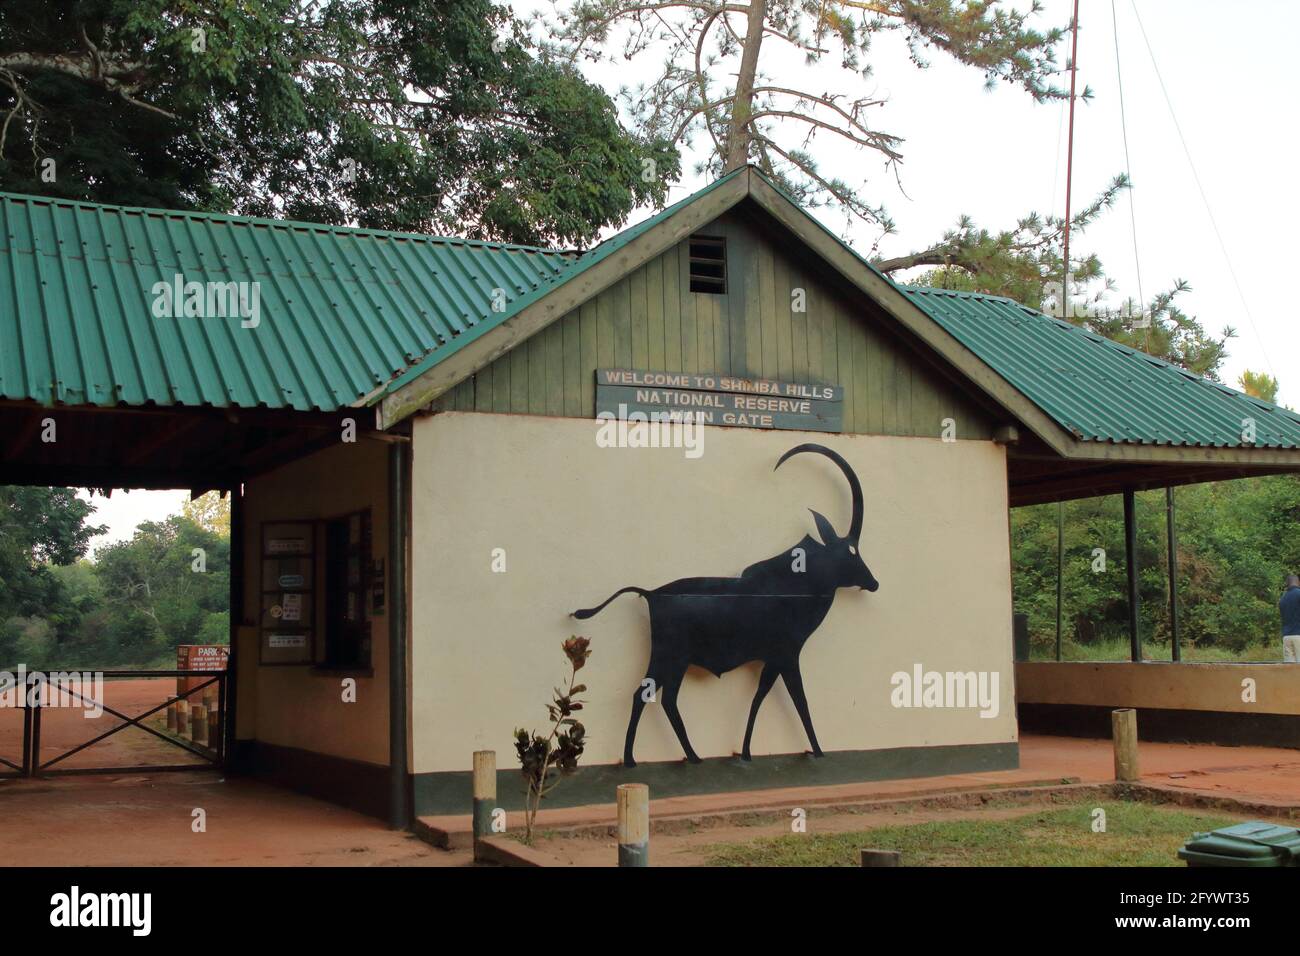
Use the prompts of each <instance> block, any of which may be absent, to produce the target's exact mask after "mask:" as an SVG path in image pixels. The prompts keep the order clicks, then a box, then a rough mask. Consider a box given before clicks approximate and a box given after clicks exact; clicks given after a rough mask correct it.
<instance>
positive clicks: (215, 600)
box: [96, 515, 230, 657]
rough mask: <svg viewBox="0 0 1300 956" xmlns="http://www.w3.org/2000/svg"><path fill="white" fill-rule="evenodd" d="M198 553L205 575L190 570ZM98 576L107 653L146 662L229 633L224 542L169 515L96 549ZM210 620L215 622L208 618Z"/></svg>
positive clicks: (227, 556)
mask: <svg viewBox="0 0 1300 956" xmlns="http://www.w3.org/2000/svg"><path fill="white" fill-rule="evenodd" d="M196 550H199V551H201V552H202V553H203V554H202V562H203V566H205V568H206V569H205V570H203V571H198V570H195V568H196V562H197V561H199V560H200V559H199V558H198V557H197V556H196V555H195V551H196ZM96 567H97V572H98V576H99V581H100V586H101V587H102V588H103V593H104V607H105V610H106V611H107V620H106V621H105V622H104V623H105V633H106V635H107V637H108V641H106V642H105V643H107V644H108V650H109V652H110V653H118V654H124V655H131V656H138V655H144V656H146V657H149V656H152V655H156V654H157V653H158V652H160V651H163V650H168V649H170V648H173V647H176V646H177V645H179V644H203V643H209V641H207V640H204V639H203V635H207V636H209V637H211V636H212V635H214V634H218V633H220V634H221V636H222V638H223V640H222V641H221V643H224V642H225V640H227V639H228V637H229V631H225V632H224V633H223V632H221V631H219V630H218V629H219V628H221V627H223V626H225V627H228V626H229V617H228V610H229V593H230V540H229V539H228V538H222V537H218V536H217V535H216V534H214V533H213V532H211V531H207V530H205V529H204V528H201V527H199V526H198V525H197V524H195V523H194V522H193V521H192V520H190V519H188V518H186V517H184V516H181V515H173V516H171V517H169V518H167V519H165V520H163V521H158V522H155V521H145V522H143V523H141V524H140V526H139V527H138V528H137V529H136V532H135V535H134V537H132V538H131V540H130V541H121V542H118V543H116V544H111V545H108V546H107V547H105V548H102V549H101V550H100V552H99V554H98V555H97V561H96ZM214 618H215V620H214Z"/></svg>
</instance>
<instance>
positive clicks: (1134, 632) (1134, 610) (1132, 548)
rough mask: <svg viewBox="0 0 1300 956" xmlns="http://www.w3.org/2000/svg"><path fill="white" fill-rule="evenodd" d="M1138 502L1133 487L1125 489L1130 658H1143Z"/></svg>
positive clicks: (1125, 556) (1137, 659) (1125, 555)
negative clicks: (1139, 616)
mask: <svg viewBox="0 0 1300 956" xmlns="http://www.w3.org/2000/svg"><path fill="white" fill-rule="evenodd" d="M1137 549H1138V547H1137V503H1136V501H1135V496H1134V493H1133V489H1132V488H1125V489H1124V565H1125V567H1126V568H1127V569H1128V643H1129V652H1130V658H1131V659H1132V660H1135V661H1140V660H1142V639H1141V636H1140V635H1139V634H1138V611H1139V607H1138V563H1137Z"/></svg>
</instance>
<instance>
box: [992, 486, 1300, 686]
mask: <svg viewBox="0 0 1300 956" xmlns="http://www.w3.org/2000/svg"><path fill="white" fill-rule="evenodd" d="M1175 494H1176V514H1177V527H1178V589H1179V629H1180V637H1181V643H1182V647H1183V656H1184V657H1185V658H1186V659H1188V660H1213V659H1254V660H1259V659H1263V660H1275V659H1278V658H1279V656H1280V654H1281V645H1280V638H1279V635H1280V633H1281V632H1280V630H1279V624H1280V621H1279V617H1278V610H1277V601H1278V598H1279V597H1280V596H1281V591H1282V583H1283V580H1284V578H1285V575H1286V574H1288V573H1296V570H1297V569H1300V478H1298V477H1296V476H1294V475H1274V476H1269V477H1265V478H1247V479H1238V480H1235V481H1223V482H1215V483H1209V484H1201V485H1189V486H1186V487H1183V488H1179V489H1176V491H1175ZM1056 508H1057V506H1056V505H1035V506H1031V507H1027V508H1017V509H1015V510H1013V511H1012V513H1011V544H1012V562H1013V575H1014V584H1015V606H1016V610H1017V611H1020V612H1023V613H1026V614H1028V615H1029V631H1030V641H1031V647H1032V652H1033V656H1034V657H1036V658H1050V657H1054V656H1055V641H1056ZM1064 511H1065V563H1064V566H1063V567H1064V575H1063V592H1064V600H1063V606H1064V615H1063V617H1064V626H1063V629H1062V630H1063V634H1062V643H1063V654H1062V656H1063V657H1064V658H1066V659H1088V660H1117V659H1124V660H1127V659H1128V657H1129V649H1128V604H1127V599H1126V593H1127V591H1126V589H1127V584H1126V581H1127V570H1126V568H1125V565H1124V560H1125V556H1124V516H1123V507H1122V504H1121V501H1120V499H1119V498H1118V497H1115V496H1112V497H1108V498H1093V499H1085V500H1083V501H1072V502H1066V504H1065V505H1064ZM1165 515H1166V512H1165V494H1164V492H1163V491H1150V492H1139V493H1138V495H1137V521H1138V565H1139V568H1140V571H1139V575H1138V585H1139V594H1140V598H1141V610H1140V619H1139V626H1140V630H1141V634H1142V640H1143V646H1144V654H1145V656H1146V657H1147V658H1149V659H1157V660H1169V659H1170V658H1171V656H1172V651H1171V637H1172V630H1171V627H1170V619H1169V586H1168V582H1169V568H1168V545H1167V537H1166V531H1165V527H1166V526H1165ZM1098 548H1100V549H1102V550H1104V552H1105V562H1104V570H1101V569H1100V568H1101V562H1100V561H1099V560H1098V555H1096V553H1095V549H1098Z"/></svg>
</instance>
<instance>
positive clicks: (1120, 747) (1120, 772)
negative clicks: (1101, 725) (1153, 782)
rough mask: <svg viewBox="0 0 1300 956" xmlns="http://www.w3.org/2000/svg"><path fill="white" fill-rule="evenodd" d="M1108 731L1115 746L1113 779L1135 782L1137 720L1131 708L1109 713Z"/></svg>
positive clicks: (1138, 775) (1137, 774)
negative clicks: (1109, 730)
mask: <svg viewBox="0 0 1300 956" xmlns="http://www.w3.org/2000/svg"><path fill="white" fill-rule="evenodd" d="M1110 729H1111V737H1112V742H1113V743H1114V746H1115V779H1116V780H1137V779H1138V778H1139V777H1140V776H1141V773H1140V772H1139V771H1138V718H1137V711H1136V710H1134V709H1133V708H1132V707H1125V708H1122V709H1121V710H1112V711H1111V712H1110Z"/></svg>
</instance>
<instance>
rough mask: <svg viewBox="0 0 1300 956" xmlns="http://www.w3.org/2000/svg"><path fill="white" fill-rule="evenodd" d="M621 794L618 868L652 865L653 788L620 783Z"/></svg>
mask: <svg viewBox="0 0 1300 956" xmlns="http://www.w3.org/2000/svg"><path fill="white" fill-rule="evenodd" d="M615 792H616V793H617V794H618V865H619V866H649V865H650V788H649V787H648V786H646V785H645V784H644V783H620V784H619V785H618V789H617V790H616V791H615Z"/></svg>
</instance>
